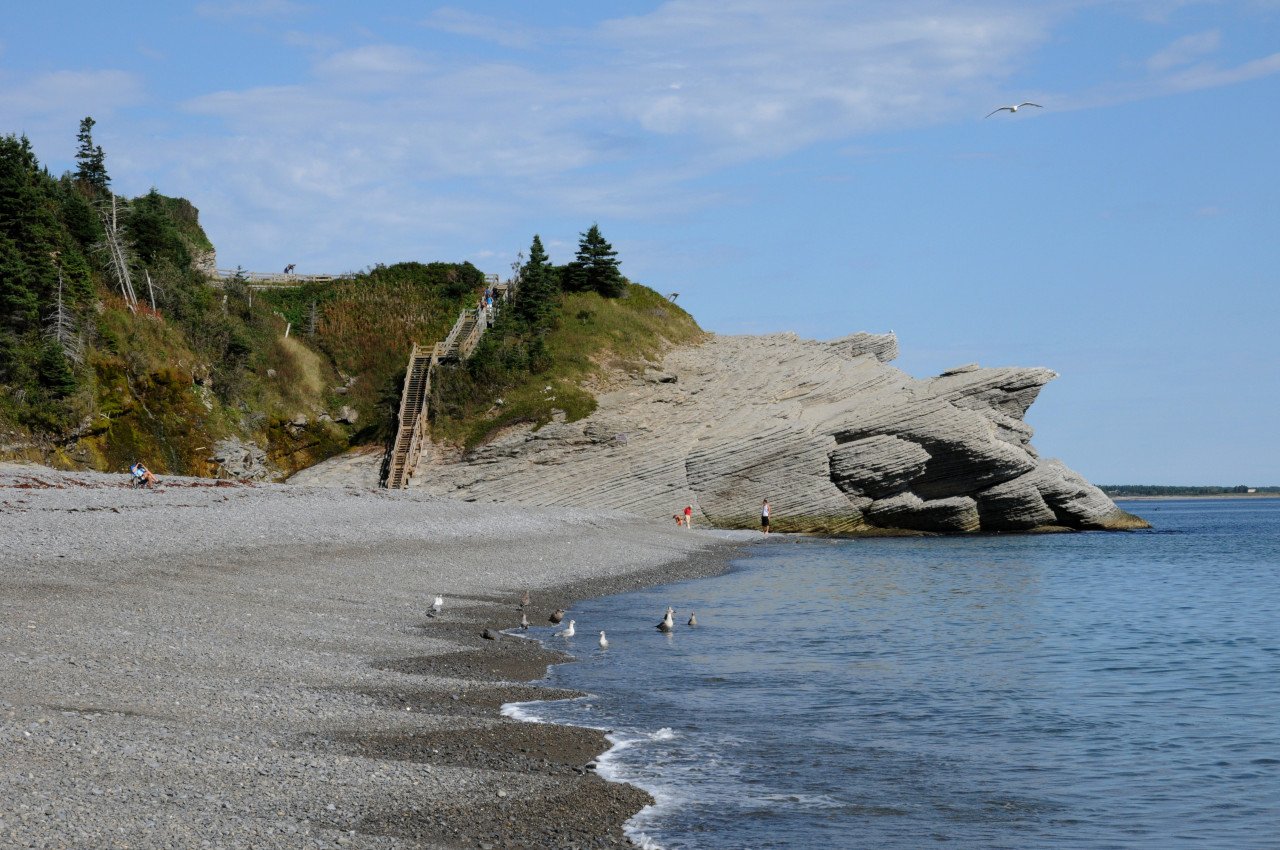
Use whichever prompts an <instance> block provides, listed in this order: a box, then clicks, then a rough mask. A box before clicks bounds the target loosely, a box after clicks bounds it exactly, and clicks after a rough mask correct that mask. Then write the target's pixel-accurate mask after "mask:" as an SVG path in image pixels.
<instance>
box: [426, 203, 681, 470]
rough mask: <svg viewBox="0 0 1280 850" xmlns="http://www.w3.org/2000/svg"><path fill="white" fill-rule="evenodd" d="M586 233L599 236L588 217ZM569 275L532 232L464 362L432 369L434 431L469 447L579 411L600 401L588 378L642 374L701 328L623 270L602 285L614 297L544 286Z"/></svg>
mask: <svg viewBox="0 0 1280 850" xmlns="http://www.w3.org/2000/svg"><path fill="white" fill-rule="evenodd" d="M592 232H594V233H595V234H596V235H597V236H598V235H599V229H598V228H596V227H595V226H594V225H593V226H592V228H591V231H589V233H592ZM583 237H584V240H585V239H586V238H587V234H584V235H583ZM601 241H603V240H601ZM607 244H608V243H605V245H606V246H607ZM610 250H612V249H610ZM580 256H581V255H580ZM575 262H578V261H577V260H575ZM570 265H571V266H572V264H570ZM614 268H615V270H616V265H615V267H614ZM568 274H569V272H567V271H566V267H561V268H559V269H557V268H555V267H552V266H550V264H549V263H547V261H546V254H545V252H544V251H543V249H542V241H541V239H539V238H538V237H537V236H534V238H533V244H532V245H531V247H530V251H529V260H528V261H527V262H526V263H525V265H524V266H523V267H522V268H521V274H520V281H519V287H518V288H517V290H516V293H517V295H516V301H515V303H514V305H512V309H510V310H506V311H503V312H502V313H501V314H500V316H499V318H498V321H497V323H496V325H495V326H494V327H493V328H492V329H491V330H490V331H489V332H488V333H487V334H486V335H485V337H484V339H483V340H482V341H481V343H480V345H479V347H478V348H477V349H476V351H475V354H473V355H472V357H471V359H470V360H469V361H468V362H467V363H466V365H465V367H464V368H458V369H444V370H441V371H440V372H439V373H438V376H437V379H436V382H435V385H434V386H433V398H432V400H431V410H432V412H433V413H432V415H433V419H432V437H433V439H435V440H442V441H447V442H453V443H458V444H461V445H462V446H463V447H464V448H468V449H469V448H473V447H475V446H477V445H479V444H481V443H483V442H485V441H486V440H488V439H489V438H490V437H491V436H493V434H494V433H495V432H497V431H499V430H501V429H502V428H505V427H507V426H510V425H515V424H520V423H532V424H533V425H535V426H541V425H544V424H546V423H548V422H551V421H552V420H554V419H556V418H558V417H560V416H563V418H564V420H565V421H568V422H573V421H575V420H578V419H581V418H583V417H585V416H588V415H590V414H591V412H592V411H594V410H595V408H596V402H595V397H594V396H593V395H592V394H591V393H590V392H589V391H588V389H587V387H588V386H590V385H593V384H597V383H600V382H603V381H604V380H605V379H607V376H608V375H609V374H610V373H611V372H614V371H617V370H621V371H625V372H631V373H638V372H642V371H643V370H644V369H645V368H646V367H647V366H648V365H650V364H651V363H652V362H653V361H656V360H657V359H658V358H659V357H660V356H661V354H662V353H663V351H664V349H666V348H667V347H669V346H670V345H673V344H681V343H689V342H694V341H696V340H698V339H699V338H700V337H701V336H702V331H701V330H700V329H699V328H698V325H697V323H696V322H694V320H693V317H692V316H690V315H689V314H688V313H686V312H685V311H684V310H682V309H680V308H679V307H677V306H676V305H675V304H673V303H672V302H670V301H668V300H667V299H666V298H663V297H662V296H661V295H659V294H658V293H657V292H655V291H653V290H652V289H649V288H648V287H645V286H641V285H638V284H634V283H630V282H628V281H627V280H626V279H625V278H621V276H619V277H620V281H621V282H620V284H619V286H618V288H616V290H615V289H614V288H613V287H612V286H610V287H607V290H608V291H609V292H614V291H616V293H617V294H616V295H612V296H610V295H605V294H603V293H601V292H599V291H569V292H563V291H562V292H557V291H556V288H554V287H551V286H550V285H549V284H548V281H550V280H554V279H559V280H566V279H567V276H568Z"/></svg>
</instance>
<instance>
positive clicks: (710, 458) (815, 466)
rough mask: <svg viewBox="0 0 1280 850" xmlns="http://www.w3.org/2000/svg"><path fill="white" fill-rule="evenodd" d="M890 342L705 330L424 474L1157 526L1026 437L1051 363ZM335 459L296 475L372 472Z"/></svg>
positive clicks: (548, 496) (864, 515)
mask: <svg viewBox="0 0 1280 850" xmlns="http://www.w3.org/2000/svg"><path fill="white" fill-rule="evenodd" d="M897 353H898V344H897V339H896V337H894V336H893V335H892V334H865V333H860V334H854V335H852V336H848V337H844V338H841V339H837V340H832V341H826V342H820V341H814V340H805V339H800V338H799V337H797V336H795V335H794V334H772V335H767V336H710V337H709V338H708V339H707V340H706V341H705V342H703V343H701V344H699V345H693V346H683V347H678V348H675V349H672V350H671V351H670V352H668V354H667V355H666V357H665V359H664V360H663V362H662V364H661V367H660V368H655V369H651V370H649V371H647V372H645V373H644V374H643V375H637V376H632V377H630V378H628V379H626V380H625V381H624V382H622V384H621V385H615V386H614V387H613V388H612V389H611V390H609V391H607V392H604V393H602V394H600V395H599V396H598V401H599V407H598V409H597V410H596V412H595V413H593V414H592V415H590V416H588V417H586V418H584V419H581V420H579V421H576V422H572V423H566V422H553V423H551V424H548V425H545V426H543V427H541V428H538V429H536V430H535V429H534V428H533V426H516V427H513V428H511V429H509V430H508V431H507V432H506V433H504V434H502V435H500V436H499V437H498V438H497V439H494V440H492V441H491V442H489V443H487V444H486V445H483V446H481V447H479V448H477V449H476V450H474V451H472V452H470V453H468V454H467V455H465V456H464V457H458V456H457V454H456V453H451V452H447V451H444V450H440V449H436V450H431V449H428V450H426V451H424V454H423V457H422V460H421V466H420V467H419V470H418V474H417V475H416V476H415V478H414V486H415V487H417V488H421V489H424V490H427V491H428V492H430V493H433V494H439V495H445V496H450V497H452V498H457V499H465V500H468V501H477V500H478V501H502V502H511V503H516V504H529V505H541V506H556V505H563V506H574V507H593V508H613V509H619V510H624V511H628V512H631V513H635V514H640V515H647V516H654V517H661V516H669V515H670V513H671V511H673V510H675V509H676V508H677V507H679V506H681V505H684V504H686V503H688V504H693V505H694V506H695V510H696V511H697V512H698V513H699V514H700V515H701V521H702V522H703V523H704V524H705V523H709V524H711V525H715V526H720V527H728V528H754V527H756V526H757V525H758V522H759V506H760V502H761V500H762V499H764V498H768V499H769V501H770V503H771V504H772V505H773V511H774V516H773V527H774V529H775V530H780V531H811V532H832V533H846V532H847V533H871V534H875V533H885V532H892V531H896V530H904V531H924V532H951V533H956V532H973V531H1031V530H1058V529H1130V528H1146V527H1148V526H1147V524H1146V523H1145V522H1144V521H1143V520H1141V519H1140V518H1138V517H1136V516H1133V515H1132V514H1129V513H1126V512H1125V511H1123V510H1120V509H1119V508H1117V507H1116V505H1115V504H1114V503H1113V502H1112V501H1111V499H1109V498H1108V497H1107V496H1106V495H1105V494H1104V493H1103V492H1102V491H1101V490H1099V489H1098V488H1097V487H1094V486H1093V485H1092V484H1090V483H1089V482H1087V481H1085V480H1084V478H1082V477H1081V476H1080V475H1078V474H1077V473H1075V472H1073V471H1072V470H1070V469H1068V468H1067V467H1066V466H1065V465H1063V464H1062V463H1060V462H1059V461H1056V460H1044V459H1041V458H1040V457H1039V455H1038V454H1037V453H1036V451H1035V449H1034V448H1033V447H1032V445H1031V443H1030V440H1031V435H1032V429H1031V428H1030V426H1028V425H1027V424H1026V423H1025V422H1024V421H1023V417H1024V416H1025V414H1026V411H1027V408H1028V407H1030V405H1031V403H1032V402H1033V401H1034V400H1035V398H1036V396H1037V395H1038V394H1039V391H1040V388H1041V387H1043V386H1044V385H1045V384H1046V383H1048V382H1049V381H1050V380H1052V379H1053V378H1054V377H1056V375H1055V373H1054V372H1052V371H1050V370H1048V369H1043V368H985V369H984V368H979V367H978V366H977V365H967V366H961V367H958V368H955V369H951V370H948V371H946V372H944V373H943V374H941V375H939V376H937V377H935V378H929V379H924V380H917V379H915V378H912V377H911V376H909V375H907V374H906V373H904V372H902V371H901V370H899V369H897V368H894V367H892V366H890V365H888V363H889V362H890V361H892V360H893V359H894V358H895V357H896V356H897ZM333 463H335V464H341V467H340V468H341V470H342V471H341V473H338V472H337V468H336V467H335V466H330V464H328V463H326V464H320V465H319V466H317V467H315V468H313V469H311V470H306V471H304V472H303V473H300V474H299V475H298V476H296V477H295V478H294V479H293V480H295V481H298V482H302V483H340V484H350V483H356V482H357V481H362V480H363V479H364V478H365V477H371V478H373V480H376V471H366V470H363V466H361V467H360V469H359V470H358V471H357V470H356V469H353V467H352V462H351V460H350V459H346V460H338V459H335V461H334V462H333ZM369 463H370V461H365V462H364V465H368V464H369ZM331 470H332V471H331ZM366 473H367V474H366Z"/></svg>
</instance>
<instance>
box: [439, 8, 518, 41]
mask: <svg viewBox="0 0 1280 850" xmlns="http://www.w3.org/2000/svg"><path fill="white" fill-rule="evenodd" d="M422 24H423V26H426V27H428V28H430V29H433V30H439V31H440V32H446V33H450V34H451V35H462V36H468V37H471V38H476V39H480V40H481V41H488V42H492V43H493V44H497V45H499V46H500V47H511V48H526V47H530V46H532V45H533V44H534V43H535V42H536V41H537V40H538V33H537V32H536V31H534V30H531V29H529V28H528V27H522V26H516V25H513V24H512V23H510V22H508V21H505V20H502V19H500V18H493V17H489V16H487V15H477V14H475V13H473V12H468V11H466V10H465V9H458V8H455V7H452V6H442V7H441V8H439V9H436V10H434V11H432V13H431V14H430V15H428V16H427V18H426V19H425V20H424V21H423V22H422Z"/></svg>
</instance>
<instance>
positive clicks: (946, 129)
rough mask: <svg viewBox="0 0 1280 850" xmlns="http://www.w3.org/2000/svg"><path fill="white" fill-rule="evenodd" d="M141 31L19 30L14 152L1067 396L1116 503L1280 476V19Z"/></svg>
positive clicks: (569, 7)
mask: <svg viewBox="0 0 1280 850" xmlns="http://www.w3.org/2000/svg"><path fill="white" fill-rule="evenodd" d="M120 5H121V4H106V3H88V2H65V1H63V2H60V0H47V2H45V3H42V4H22V5H21V6H20V7H17V8H14V9H9V10H7V12H6V22H5V25H4V26H3V28H2V29H0V132H14V133H25V134H26V135H27V136H29V137H30V138H31V140H32V142H33V144H34V145H35V148H36V151H37V153H38V154H39V156H40V157H41V160H42V161H43V162H45V163H46V164H47V165H49V166H50V168H51V169H52V170H53V171H54V172H55V173H56V172H60V171H62V170H64V169H67V168H70V167H72V165H73V159H72V157H73V155H74V152H75V146H76V141H75V134H76V130H77V126H78V122H79V120H80V118H82V117H83V116H85V115H92V116H93V117H94V118H95V119H96V120H97V121H98V125H97V127H96V128H95V139H96V141H97V142H98V143H100V144H101V145H102V146H103V147H104V148H105V150H106V153H107V167H108V169H109V171H110V173H111V176H112V179H113V181H114V186H115V188H116V191H118V192H120V193H122V194H126V195H137V194H141V193H143V192H145V191H147V190H148V189H149V188H151V187H152V186H155V187H156V188H158V189H160V190H161V191H162V192H164V193H166V194H171V195H182V196H185V197H187V198H190V199H191V200H192V202H193V203H195V204H196V206H197V207H199V208H200V210H201V219H202V222H203V223H204V226H205V229H206V230H207V231H208V233H209V235H210V237H211V238H212V239H213V241H214V244H215V245H216V246H217V248H218V256H219V263H220V265H223V266H228V267H234V266H236V265H240V266H243V267H245V268H247V269H251V270H262V271H273V270H276V269H279V268H283V266H284V265H285V264H286V263H296V264H297V267H298V270H299V271H304V272H324V271H343V270H353V269H361V268H364V267H367V266H369V265H372V264H374V263H379V262H383V263H391V262H396V261H399V260H437V259H439V260H463V259H467V260H471V261H472V262H474V263H476V265H478V266H480V267H481V268H482V269H484V270H486V271H492V272H506V271H507V270H508V269H509V267H510V263H511V262H512V260H513V259H514V256H515V253H516V252H517V251H519V250H522V249H527V246H528V244H529V241H530V238H531V236H532V234H533V233H535V232H537V233H540V234H541V235H542V238H543V241H544V242H545V243H546V244H547V246H548V249H549V251H550V253H551V255H552V259H553V260H556V261H558V262H563V261H565V260H567V259H569V258H570V257H571V256H572V253H573V250H574V247H575V246H576V242H577V237H578V234H579V233H580V232H581V231H583V230H585V229H586V228H587V227H588V226H590V224H591V223H592V222H598V223H599V224H600V227H601V230H602V232H603V233H604V235H605V236H606V238H608V239H609V240H610V241H611V242H612V243H613V244H614V246H615V247H616V248H617V249H618V251H619V254H620V258H621V260H622V262H623V271H624V272H625V273H626V274H627V275H628V276H629V277H631V278H632V279H634V280H638V281H640V282H643V283H647V284H649V285H651V286H653V287H654V288H656V289H659V290H661V291H663V292H670V291H678V292H679V293H680V303H681V304H682V305H684V306H685V307H687V308H688V309H689V310H691V311H692V312H693V314H694V315H695V316H696V317H697V318H698V320H699V322H700V323H701V324H702V325H703V326H704V327H706V328H708V329H709V330H713V331H716V332H719V333H763V332H773V331H795V332H796V333H799V334H801V335H802V336H808V337H815V338H822V339H825V338H832V337H836V336H842V335H844V334H847V333H851V332H854V331H860V330H867V331H886V330H890V329H892V330H894V331H896V332H897V333H898V335H899V338H900V343H901V347H902V352H903V354H902V357H901V358H900V359H899V361H898V365H899V366H900V367H902V368H904V369H906V370H907V371H908V372H910V373H911V374H913V375H916V376H917V377H926V376H928V375H932V374H936V373H937V372H939V371H941V370H943V369H946V368H948V367H951V366H955V365H958V364H961V363H968V362H979V363H981V364H982V365H989V366H995V365H1023V366H1048V367H1050V368H1052V369H1054V370H1056V371H1057V372H1059V373H1060V377H1059V378H1058V380H1056V381H1054V382H1053V383H1052V384H1050V385H1049V386H1048V387H1047V388H1046V389H1045V390H1044V392H1043V393H1042V395H1041V397H1040V400H1039V401H1038V402H1037V403H1036V405H1035V406H1034V407H1033V408H1032V409H1031V413H1030V416H1029V417H1028V418H1029V421H1030V422H1031V424H1032V425H1034V426H1035V427H1036V430H1037V435H1036V438H1035V441H1034V442H1035V445H1036V446H1037V447H1038V448H1039V449H1040V451H1041V453H1042V454H1044V455H1045V456H1052V457H1061V458H1062V459H1063V460H1065V461H1066V462H1067V463H1068V464H1069V465H1071V466H1073V467H1074V468H1076V469H1078V470H1079V471H1080V472H1082V473H1083V474H1085V475H1086V476H1087V477H1089V478H1090V479H1092V480H1094V481H1098V482H1103V483H1112V482H1148V483H1222V484H1235V483H1244V482H1248V483H1254V484H1280V451H1277V448H1276V437H1275V434H1276V431H1277V423H1278V422H1280V356H1277V351H1276V348H1277V338H1278V337H1280V334H1278V333H1277V331H1278V329H1280V320H1278V319H1277V315H1280V295H1278V294H1277V290H1278V289H1280V274H1278V273H1277V268H1280V239H1278V238H1277V224H1278V223H1280V164H1278V160H1277V138H1280V109H1277V105H1280V0H1238V2H1232V0H1217V2H1213V1H1212V0H1203V1H1200V0H1114V1H1113V2H1102V0H1093V1H1092V2H1087V0H1045V2H1039V3H1034V4H1032V3H1025V2H988V0H973V2H964V3H959V2H944V0H896V2H880V1H879V0H871V1H870V2H848V0H839V1H837V0H789V2H786V3H780V2H776V0H672V2H631V3H622V2H608V0H605V2H601V0H596V2H591V3H568V2H567V3H544V4H530V3H516V2H476V3H466V4H461V3H459V4H455V5H435V4H432V3H421V2H419V3H411V2H377V0H371V2H366V3H362V4H350V3H338V2H334V0H328V1H327V2H308V0H202V2H194V3H190V2H186V3H184V2H163V3H160V2H135V3H129V4H124V5H125V6H126V7H127V9H128V11H127V12H124V11H118V7H119V6H120ZM1023 100H1032V101H1035V102H1037V103H1041V104H1043V105H1044V108H1043V109H1039V110H1036V109H1030V108H1028V109H1024V110H1022V111H1020V112H1018V113H1017V114H1016V115H1010V114H1008V113H1001V114H999V115H997V116H994V117H991V118H984V117H983V116H984V115H985V114H986V113H987V112H989V111H990V110H991V109H993V108H994V107H996V106H998V105H1002V104H1006V103H1016V102H1020V101H1023Z"/></svg>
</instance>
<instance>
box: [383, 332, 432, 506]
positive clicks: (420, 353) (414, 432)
mask: <svg viewBox="0 0 1280 850" xmlns="http://www.w3.org/2000/svg"><path fill="white" fill-rule="evenodd" d="M435 348H436V346H433V347H432V348H423V347H422V346H420V345H418V344H417V343H414V346H413V351H412V352H410V354H409V367H408V368H407V369H405V373H404V389H403V390H402V391H401V393H400V418H399V419H398V420H397V425H396V438H395V442H394V443H393V444H392V447H391V458H390V462H389V463H388V464H387V477H386V482H385V486H386V487H387V488H388V489H392V490H402V489H404V488H405V487H407V486H409V475H410V474H411V472H412V471H413V469H414V467H416V466H417V465H418V455H419V454H420V453H421V452H422V436H423V434H424V432H425V426H426V421H425V420H426V418H427V397H428V396H429V394H430V393H431V371H432V370H433V369H434V368H435V365H436V363H437V362H438V358H437V357H436V353H435Z"/></svg>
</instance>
